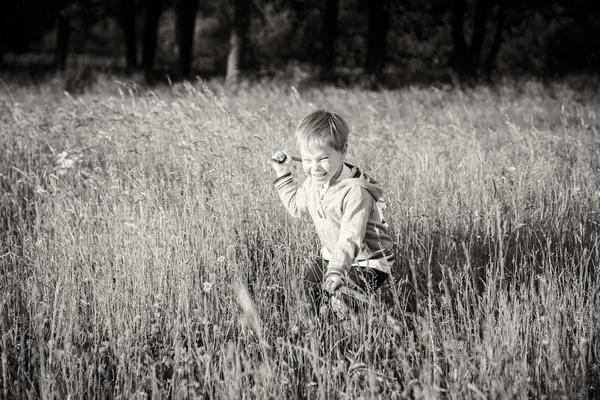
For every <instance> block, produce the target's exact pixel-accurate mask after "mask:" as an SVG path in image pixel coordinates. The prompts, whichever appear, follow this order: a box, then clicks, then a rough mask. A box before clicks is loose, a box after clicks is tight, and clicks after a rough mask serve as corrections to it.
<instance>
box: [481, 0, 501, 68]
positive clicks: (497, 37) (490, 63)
mask: <svg viewBox="0 0 600 400" xmlns="http://www.w3.org/2000/svg"><path fill="white" fill-rule="evenodd" d="M505 21H506V9H505V6H504V2H503V1H501V2H500V3H499V4H498V13H497V15H496V33H495V34H494V40H493V42H492V45H491V47H490V51H489V53H488V55H487V57H486V59H485V63H484V67H483V68H484V72H485V75H486V76H487V77H488V78H489V77H491V75H492V70H493V68H494V64H496V58H497V56H498V52H499V51H500V45H501V44H502V31H503V30H504V23H505Z"/></svg>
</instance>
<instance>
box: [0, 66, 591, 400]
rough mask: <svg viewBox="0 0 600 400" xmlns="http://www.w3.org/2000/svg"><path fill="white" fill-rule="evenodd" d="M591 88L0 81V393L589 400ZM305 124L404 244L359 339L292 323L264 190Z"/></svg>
mask: <svg viewBox="0 0 600 400" xmlns="http://www.w3.org/2000/svg"><path fill="white" fill-rule="evenodd" d="M57 79H58V78H57ZM599 83H600V82H598V79H597V78H589V77H572V78H569V79H564V80H559V81H555V82H546V83H542V82H540V81H537V80H535V79H522V80H509V79H507V80H504V81H502V82H499V83H498V84H496V85H482V86H478V87H473V88H467V89H465V90H460V89H458V88H454V87H450V86H442V85H440V86H431V87H419V86H410V85H409V86H406V87H405V88H402V89H398V90H393V91H392V90H380V91H369V90H363V89H361V88H358V87H354V88H352V87H348V88H344V87H338V88H336V87H331V86H325V87H311V86H308V85H302V84H301V83H300V84H297V85H296V86H293V85H292V84H289V83H287V84H286V83H282V82H274V81H265V82H255V83H242V84H241V85H240V86H239V87H238V88H237V89H236V90H231V89H227V88H224V87H223V86H222V85H221V84H220V83H219V82H218V81H200V80H199V81H194V82H190V83H179V84H173V85H165V86H162V87H156V88H153V89H147V88H143V87H140V86H138V85H136V84H134V83H132V82H128V81H125V80H116V79H115V80H113V79H105V80H104V81H103V82H101V84H97V85H96V86H93V87H91V88H89V90H88V91H87V92H86V93H84V94H81V95H77V96H75V95H69V94H67V93H63V91H62V90H61V88H60V82H57V80H54V81H48V82H45V83H42V84H40V85H33V84H25V85H23V84H17V83H14V82H11V81H10V80H8V81H7V82H4V81H3V85H2V86H1V87H0V99H1V100H0V147H1V150H0V151H1V153H0V154H1V155H2V156H1V157H0V289H1V293H2V297H1V298H0V356H1V360H0V361H1V362H0V397H3V398H6V399H9V398H31V399H36V398H43V399H50V398H73V399H78V398H115V399H129V398H139V399H142V398H152V399H162V398H174V399H179V398H215V399H236V398H240V399H242V398H243V399H264V398H272V399H284V398H307V399H334V398H340V399H343V398H363V399H377V398H381V399H403V398H415V399H430V398H451V399H468V398H473V399H479V398H491V399H503V398H511V399H512V398H521V399H528V398H549V399H556V398H568V399H575V398H599V397H600V328H599V327H600V313H599V312H598V310H599V309H600V277H599V276H598V272H597V271H598V267H599V262H600V254H599V253H600V249H599V246H600V215H599V212H600V207H599V205H600V115H598V113H599V112H600V96H599V95H598V94H597V93H596V91H595V88H597V87H598V86H599ZM315 108H328V109H331V110H334V111H337V112H339V113H340V114H341V115H342V116H344V117H345V118H346V119H347V121H348V123H349V125H350V126H351V129H352V134H351V138H350V147H349V154H348V158H349V160H350V161H351V162H353V163H356V164H357V165H359V166H361V167H362V168H363V169H364V170H365V171H367V172H368V173H370V175H372V176H374V177H376V178H377V179H378V180H379V181H380V182H382V184H383V185H384V187H385V188H386V198H387V202H388V209H387V211H386V212H387V217H388V219H389V220H390V221H391V224H392V227H393V233H394V238H395V241H396V252H397V260H398V262H397V266H396V269H395V271H394V277H393V279H392V280H391V281H390V282H389V283H388V285H387V286H386V287H385V288H384V293H385V296H386V297H388V298H392V299H393V301H392V302H391V303H390V302H389V301H387V302H386V301H383V300H382V298H379V297H378V298H374V299H372V301H371V302H370V303H369V304H366V305H365V306H364V309H363V310H362V313H361V317H360V319H359V321H358V324H359V325H358V326H357V327H356V328H357V329H356V330H355V331H354V332H347V331H346V330H344V329H342V328H341V327H340V325H339V324H338V323H337V321H336V320H335V317H333V316H331V315H330V316H327V315H326V316H324V317H323V318H321V319H313V318H312V317H311V315H310V313H309V312H308V311H307V309H306V304H305V299H304V297H303V293H302V290H301V287H302V282H301V277H302V270H303V268H304V267H305V266H306V265H307V262H308V260H309V259H310V258H311V257H312V256H313V255H315V254H316V252H317V250H318V240H317V238H316V236H315V234H314V230H313V228H312V226H311V222H310V221H309V220H308V219H292V218H291V217H289V216H288V215H287V214H286V212H285V210H284V209H283V206H282V205H281V204H280V201H279V199H278V197H277V194H276V192H275V190H274V188H273V185H272V181H273V179H274V174H273V172H272V171H271V167H270V163H269V157H270V155H271V154H272V153H273V152H274V151H275V150H278V149H281V148H283V147H287V148H289V149H291V150H294V142H293V140H292V133H293V130H294V127H295V125H296V123H297V122H298V121H299V120H300V118H301V117H302V116H304V115H305V114H306V113H308V112H309V111H311V110H313V109H315ZM297 173H298V176H299V178H301V177H302V171H301V170H300V169H298V171H297Z"/></svg>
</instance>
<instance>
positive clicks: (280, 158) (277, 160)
mask: <svg viewBox="0 0 600 400" xmlns="http://www.w3.org/2000/svg"><path fill="white" fill-rule="evenodd" d="M292 162H293V160H292V155H291V154H290V152H289V151H287V150H280V151H278V152H276V153H274V154H273V155H272V156H271V165H272V166H273V169H274V170H275V173H276V174H277V177H278V178H279V177H280V176H283V175H286V174H288V173H290V172H291V167H292Z"/></svg>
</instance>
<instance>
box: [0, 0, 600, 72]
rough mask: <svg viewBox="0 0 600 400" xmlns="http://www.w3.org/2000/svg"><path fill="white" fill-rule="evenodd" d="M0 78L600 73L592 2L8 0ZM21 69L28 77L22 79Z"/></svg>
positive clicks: (597, 4)
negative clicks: (89, 69) (96, 71)
mask: <svg viewBox="0 0 600 400" xmlns="http://www.w3.org/2000/svg"><path fill="white" fill-rule="evenodd" d="M0 12H1V13H2V31H1V37H0V68H2V69H4V70H10V69H13V70H14V69H20V70H26V71H30V72H31V73H34V72H36V71H40V70H42V68H45V69H46V70H48V69H58V70H61V71H64V70H69V68H74V67H72V66H73V65H78V63H81V61H77V60H82V59H84V60H86V61H85V62H86V64H87V65H93V66H94V68H107V69H111V70H122V71H125V72H128V73H131V72H136V71H142V72H144V73H145V76H146V77H147V78H148V79H149V80H151V79H152V78H153V77H154V78H156V77H166V76H169V77H170V79H180V78H190V77H193V76H196V75H200V76H209V75H221V76H224V77H226V80H227V81H228V82H232V81H235V80H236V78H237V77H238V76H239V75H240V73H241V74H246V75H248V76H264V75H268V76H271V75H276V74H281V73H286V71H287V73H291V72H290V71H291V70H293V69H298V68H295V66H302V67H303V68H302V70H303V71H309V72H310V73H312V74H313V76H314V77H315V78H318V79H321V80H326V81H329V80H341V79H357V78H358V79H365V78H366V79H368V80H371V81H375V82H386V81H393V80H415V79H426V78H429V79H444V80H452V81H459V82H467V81H477V80H480V79H489V78H492V77H494V76H497V75H505V74H511V75H514V74H528V75H536V76H551V77H553V76H558V75H563V74H568V73H573V72H585V73H594V74H598V73H599V72H600V1H597V0H522V1H518V0H50V1H49V0H11V1H5V2H3V5H2V6H0ZM24 67H27V68H25V69H24Z"/></svg>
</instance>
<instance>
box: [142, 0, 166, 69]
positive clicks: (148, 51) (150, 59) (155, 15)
mask: <svg viewBox="0 0 600 400" xmlns="http://www.w3.org/2000/svg"><path fill="white" fill-rule="evenodd" d="M160 3H161V0H148V1H147V7H146V16H145V19H144V45H143V47H144V48H143V54H142V68H143V69H144V73H145V74H146V76H149V75H150V74H151V73H152V70H153V69H154V57H155V56H156V35H157V31H158V21H159V19H160V8H161V4H160Z"/></svg>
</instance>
